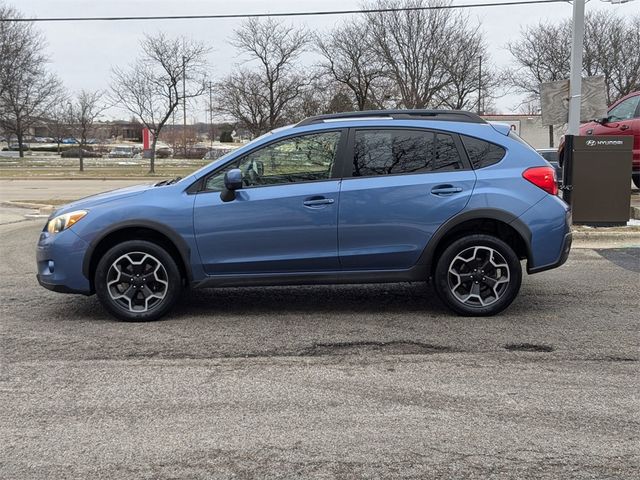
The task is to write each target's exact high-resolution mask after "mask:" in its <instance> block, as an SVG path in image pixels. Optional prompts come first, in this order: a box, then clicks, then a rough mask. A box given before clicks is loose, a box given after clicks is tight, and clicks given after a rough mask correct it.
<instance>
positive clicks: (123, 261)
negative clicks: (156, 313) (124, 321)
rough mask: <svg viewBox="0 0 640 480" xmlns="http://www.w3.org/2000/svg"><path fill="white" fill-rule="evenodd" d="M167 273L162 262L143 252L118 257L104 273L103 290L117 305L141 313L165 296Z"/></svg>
mask: <svg viewBox="0 0 640 480" xmlns="http://www.w3.org/2000/svg"><path fill="white" fill-rule="evenodd" d="M168 287H169V276H168V274H167V270H166V268H165V267H164V265H162V262H160V260H158V259H157V258H156V257H154V256H153V255H150V254H149V253H145V252H129V253H126V254H124V255H122V256H120V257H118V258H117V259H116V260H115V261H114V262H113V263H112V264H111V266H110V267H109V271H108V273H107V290H108V292H109V296H110V297H111V299H112V300H113V301H114V302H115V303H116V304H118V305H119V306H120V307H122V308H124V309H126V310H128V311H130V312H133V313H141V312H147V311H149V310H152V309H153V308H155V307H156V306H158V305H159V304H160V303H161V302H162V300H163V299H164V298H165V296H166V294H167V291H168Z"/></svg>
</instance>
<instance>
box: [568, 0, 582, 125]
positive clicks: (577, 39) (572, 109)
mask: <svg viewBox="0 0 640 480" xmlns="http://www.w3.org/2000/svg"><path fill="white" fill-rule="evenodd" d="M584 2H585V0H573V31H572V35H571V73H570V75H569V125H568V126H567V134H568V135H578V133H579V130H580V103H581V99H582V47H583V43H584Z"/></svg>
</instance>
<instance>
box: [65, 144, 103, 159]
mask: <svg viewBox="0 0 640 480" xmlns="http://www.w3.org/2000/svg"><path fill="white" fill-rule="evenodd" d="M60 156H61V157H62V158H79V157H80V148H77V147H74V148H69V149H68V150H65V151H63V152H62V153H61V154H60ZM82 157H83V158H97V157H102V155H100V154H99V153H98V152H94V151H93V150H87V149H84V148H83V149H82Z"/></svg>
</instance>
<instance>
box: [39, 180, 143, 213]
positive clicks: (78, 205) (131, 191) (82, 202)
mask: <svg viewBox="0 0 640 480" xmlns="http://www.w3.org/2000/svg"><path fill="white" fill-rule="evenodd" d="M151 188H153V184H151V183H150V184H145V185H133V186H131V187H124V188H118V189H116V190H110V191H108V192H102V193H98V194H96V195H90V196H88V197H84V198H81V199H79V200H76V201H75V202H71V203H68V204H66V205H63V206H62V207H60V208H58V209H57V210H56V211H55V212H53V213H52V214H51V216H52V217H54V216H56V215H60V214H61V213H66V212H71V211H73V210H81V209H90V208H91V207H96V206H98V205H102V204H104V203H108V202H112V201H114V200H119V199H121V198H126V197H132V196H134V195H139V194H141V193H143V192H145V191H147V190H149V189H151Z"/></svg>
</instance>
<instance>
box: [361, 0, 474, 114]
mask: <svg viewBox="0 0 640 480" xmlns="http://www.w3.org/2000/svg"><path fill="white" fill-rule="evenodd" d="M446 4H447V2H445V1H442V0H377V1H375V2H372V3H369V4H367V7H372V8H378V9H383V10H384V9H392V8H398V7H404V8H409V9H411V8H414V10H404V11H385V12H376V13H368V14H366V18H367V27H368V30H369V31H370V33H371V38H372V39H373V42H372V45H373V46H374V48H375V50H376V53H377V55H378V56H379V57H380V58H381V59H382V61H383V62H384V63H385V66H386V69H387V70H388V72H389V75H390V77H391V78H392V79H393V81H394V83H395V85H396V86H397V89H398V92H399V96H400V104H401V106H403V107H405V108H425V107H429V106H434V104H436V103H439V100H438V99H437V98H436V97H437V95H438V93H439V92H441V91H442V89H444V88H445V87H447V86H448V85H449V84H450V82H451V79H450V74H449V72H448V71H447V65H446V61H445V60H446V59H447V58H448V51H449V49H450V48H452V45H453V43H454V42H455V40H456V33H457V32H459V31H460V30H461V29H463V28H464V26H465V22H464V19H465V18H466V17H465V16H464V15H463V14H462V13H460V12H456V11H454V10H449V9H437V10H415V8H417V7H424V6H426V5H431V6H436V5H446Z"/></svg>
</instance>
